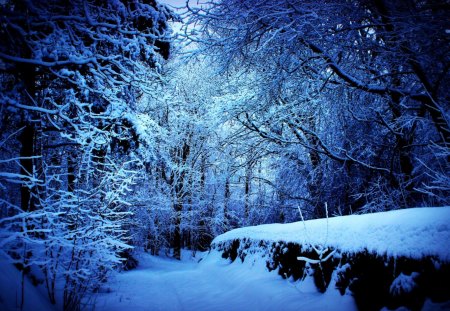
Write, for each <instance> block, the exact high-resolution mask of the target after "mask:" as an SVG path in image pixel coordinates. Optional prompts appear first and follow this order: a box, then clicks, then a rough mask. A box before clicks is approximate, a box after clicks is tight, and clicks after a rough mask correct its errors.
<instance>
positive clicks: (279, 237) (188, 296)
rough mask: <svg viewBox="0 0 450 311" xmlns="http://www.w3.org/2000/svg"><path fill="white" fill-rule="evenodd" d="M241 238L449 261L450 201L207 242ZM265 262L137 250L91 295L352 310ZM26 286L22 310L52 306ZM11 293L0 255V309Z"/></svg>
mask: <svg viewBox="0 0 450 311" xmlns="http://www.w3.org/2000/svg"><path fill="white" fill-rule="evenodd" d="M244 237H246V238H250V239H253V240H269V241H286V242H297V243H301V244H303V245H305V244H313V245H322V246H333V247H337V248H339V249H340V250H344V251H355V252H356V251H359V250H363V249H364V248H367V249H368V250H370V251H376V252H378V253H380V254H381V253H388V254H390V255H405V256H409V257H415V258H418V257H422V256H424V255H434V256H437V257H439V258H440V259H441V260H443V261H449V260H450V245H449V244H450V207H440V208H417V209H408V210H399V211H391V212H386V213H378V214H370V215H355V216H345V217H336V218H331V219H329V220H326V219H321V220H312V221H307V222H305V223H302V222H299V223H293V224H284V225H280V224H273V225H262V226H256V227H247V228H241V229H236V230H233V231H230V232H228V233H225V234H223V235H221V236H219V237H217V238H216V239H215V240H214V243H220V242H226V241H230V240H233V239H235V238H241V239H242V238H244ZM0 255H2V254H1V253H0ZM200 259H201V260H200ZM199 260H200V262H199ZM265 261H266V258H261V253H256V254H249V255H247V257H246V258H245V262H244V263H241V260H239V259H237V260H235V261H234V262H233V263H230V261H229V260H226V259H223V258H221V254H220V253H219V252H217V251H215V250H213V251H212V252H211V253H203V254H200V255H199V256H197V257H196V258H192V257H191V253H190V252H187V251H186V252H183V260H182V261H177V260H174V259H171V258H164V257H153V256H150V255H148V254H146V253H142V254H141V255H140V258H139V262H140V264H139V267H138V268H137V269H135V270H132V271H128V272H121V273H116V274H115V276H114V277H113V278H112V279H110V280H109V281H108V283H107V284H105V288H103V289H102V291H101V292H100V293H98V294H95V295H94V297H93V298H94V302H95V310H96V311H116V310H117V311H123V310H130V311H143V310H149V311H150V310H152V311H155V310H164V311H177V310H184V311H190V310H195V311H202V310H208V311H214V310H217V311H239V310H245V311H253V310H255V311H256V310H267V311H269V310H286V311H289V310H305V311H308V310H309V311H311V310H350V311H351V310H356V306H355V304H354V301H353V298H352V296H351V295H350V294H346V295H344V296H341V295H340V294H339V292H338V291H337V290H335V289H334V288H333V284H331V285H330V287H329V289H328V290H327V291H326V293H325V294H320V293H318V292H317V289H316V287H315V286H314V284H313V281H312V278H311V277H307V278H306V279H305V280H304V281H302V282H300V281H298V282H292V281H290V280H284V279H282V278H281V277H280V276H279V275H278V274H277V273H276V272H270V273H269V272H268V271H267V269H266V266H265ZM41 289H42V288H41ZM25 292H26V293H27V299H26V300H25V308H24V309H23V310H33V311H36V310H54V307H53V306H51V305H50V304H49V303H48V301H47V299H46V297H45V292H43V291H42V290H38V289H37V288H35V287H34V286H32V285H31V283H30V282H29V281H28V280H26V282H25ZM18 293H20V273H19V272H18V271H17V270H16V269H15V268H14V267H13V266H12V265H11V264H10V263H8V262H6V257H5V256H4V255H2V256H0V310H2V311H3V310H8V311H9V310H18V309H17V306H18V305H19V301H20V297H19V296H18ZM423 310H450V302H447V303H444V304H439V305H438V304H432V303H431V302H430V301H427V302H426V303H425V306H424V308H423Z"/></svg>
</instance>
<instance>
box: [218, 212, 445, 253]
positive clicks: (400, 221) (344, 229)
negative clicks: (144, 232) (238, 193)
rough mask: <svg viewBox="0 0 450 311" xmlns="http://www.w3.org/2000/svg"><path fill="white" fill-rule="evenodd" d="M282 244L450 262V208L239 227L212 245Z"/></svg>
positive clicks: (219, 237)
mask: <svg viewBox="0 0 450 311" xmlns="http://www.w3.org/2000/svg"><path fill="white" fill-rule="evenodd" d="M243 238H248V239H250V240H257V241H261V240H263V241H273V242H278V241H283V242H293V243H298V244H300V245H303V246H307V245H320V246H324V247H332V248H335V249H338V250H340V251H343V252H352V253H356V252H360V251H364V250H365V249H367V250H368V251H369V252H371V253H377V254H380V255H383V254H386V255H388V256H393V257H398V256H405V257H408V258H414V259H420V258H422V257H425V256H429V255H430V256H436V257H437V258H439V259H441V260H443V261H450V207H427V208H410V209H404V210H396V211H389V212H382V213H374V214H365V215H351V216H341V217H334V218H329V219H315V220H308V221H305V222H301V221H300V222H295V223H290V224H270V225H260V226H253V227H245V228H239V229H235V230H231V231H229V232H227V233H224V234H222V235H220V236H218V237H216V238H215V239H214V240H213V242H212V243H213V245H214V244H220V243H223V242H227V241H230V240H235V239H243Z"/></svg>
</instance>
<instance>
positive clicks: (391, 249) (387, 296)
mask: <svg viewBox="0 0 450 311" xmlns="http://www.w3.org/2000/svg"><path fill="white" fill-rule="evenodd" d="M449 243H450V207H439V208H412V209H405V210H396V211H389V212H383V213H375V214H366V215H352V216H342V217H335V218H329V219H317V220H309V221H305V222H296V223H291V224H270V225H260V226H254V227H247V228H240V229H235V230H232V231H230V232H227V233H225V234H223V235H220V236H218V237H216V238H215V239H214V240H213V242H212V248H213V249H214V250H217V251H220V252H222V256H223V257H224V258H229V259H231V260H232V261H234V260H235V259H236V258H240V259H241V261H245V259H246V257H247V256H248V255H252V256H251V257H253V256H254V255H255V254H258V253H259V254H260V256H261V257H263V258H265V260H266V267H267V268H268V269H269V270H270V271H272V270H277V271H278V273H279V274H280V275H281V276H282V277H283V278H292V279H293V280H300V281H302V280H305V278H306V277H307V276H312V277H313V278H314V283H315V285H316V288H317V290H318V291H319V292H322V293H324V292H326V291H327V289H328V288H330V284H331V285H334V287H335V288H336V289H338V290H339V291H340V292H341V294H342V295H344V294H345V293H351V294H352V295H353V297H354V299H355V302H356V304H357V306H358V308H359V309H360V310H380V309H381V308H383V307H387V308H389V309H396V308H399V307H402V306H405V307H407V308H409V309H411V310H421V309H422V308H423V306H424V305H425V306H426V305H427V304H426V302H430V301H431V302H436V303H444V305H445V306H444V307H445V308H448V307H450V306H449V301H450V286H449V285H448V281H447V280H448V279H449V278H450V247H449V246H450V245H449Z"/></svg>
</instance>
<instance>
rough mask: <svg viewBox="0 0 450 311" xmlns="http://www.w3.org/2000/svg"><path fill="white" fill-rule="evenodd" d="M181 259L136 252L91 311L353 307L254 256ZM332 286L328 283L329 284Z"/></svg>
mask: <svg viewBox="0 0 450 311" xmlns="http://www.w3.org/2000/svg"><path fill="white" fill-rule="evenodd" d="M200 257H203V259H202V260H201V261H200V262H197V261H198V260H199V259H200V258H199V257H197V258H192V257H191V256H190V252H188V251H186V252H184V253H183V260H182V261H177V260H174V259H171V258H162V257H153V256H150V255H148V254H145V253H143V254H141V255H140V258H139V262H140V264H139V266H138V268H137V269H135V270H132V271H127V272H122V273H118V274H117V275H116V276H115V278H114V279H113V280H111V281H109V282H108V287H107V288H104V289H103V290H102V293H99V294H97V295H96V297H95V302H96V305H95V310H96V311H123V310H130V311H144V310H145V311H158V310H161V311H178V310H184V311H190V310H192V311H194V310H195V311H240V310H242V311H278V310H283V311H290V310H292V311H294V310H295V311H297V310H306V311H308V310H310V311H312V310H317V311H319V310H320V311H326V310H330V311H331V310H337V311H339V310H342V311H344V310H345V311H353V310H357V309H356V305H355V303H354V300H353V297H352V296H351V295H350V294H346V295H344V296H341V295H340V294H339V292H338V290H336V289H334V288H332V289H331V290H328V291H327V292H326V293H324V294H321V293H319V292H318V291H317V289H316V287H315V285H314V282H313V279H312V277H310V276H307V277H306V279H305V280H304V281H303V282H299V281H297V282H293V281H291V280H284V279H282V278H281V277H280V276H279V275H278V274H277V273H276V272H271V273H270V272H268V271H267V269H266V267H265V260H264V259H263V258H261V257H260V255H256V256H254V257H251V256H250V255H249V256H247V257H246V260H245V262H244V263H241V261H240V260H236V261H235V262H233V263H231V262H230V261H229V260H226V259H223V258H221V254H220V253H219V252H217V251H215V250H213V251H211V253H209V254H208V253H203V254H201V255H200ZM330 288H331V287H330Z"/></svg>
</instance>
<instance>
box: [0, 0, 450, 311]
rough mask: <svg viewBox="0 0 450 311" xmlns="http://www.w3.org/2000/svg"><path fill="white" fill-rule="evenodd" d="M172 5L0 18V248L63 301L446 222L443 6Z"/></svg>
mask: <svg viewBox="0 0 450 311" xmlns="http://www.w3.org/2000/svg"><path fill="white" fill-rule="evenodd" d="M180 6H183V8H179V9H174V8H170V7H169V6H168V5H165V4H162V3H159V2H158V1H155V0H70V1H61V0H47V1H40V0H3V1H0V42H1V43H0V102H1V105H0V246H1V250H2V253H4V254H5V255H6V256H8V258H9V260H10V261H11V262H13V263H14V264H15V265H16V266H17V267H18V268H19V269H20V271H22V277H25V276H26V275H28V276H29V275H35V276H39V278H40V279H42V280H43V281H44V285H45V287H46V290H47V294H48V297H49V300H50V301H51V302H52V303H55V302H56V300H58V299H59V298H58V297H57V295H59V294H58V291H57V290H56V289H57V288H58V286H57V284H62V285H61V287H62V288H63V290H62V300H63V307H64V309H65V310H79V309H80V308H81V307H82V301H83V298H84V297H86V295H88V294H89V293H91V292H92V291H95V290H96V289H98V287H99V286H100V284H102V283H103V282H105V280H106V279H107V278H108V275H109V274H110V273H111V271H114V270H116V269H120V268H123V267H125V268H132V267H133V265H135V260H134V259H133V258H134V257H133V256H134V253H135V252H136V251H138V250H140V251H142V250H144V251H147V252H149V253H151V254H156V255H157V254H160V253H166V254H170V255H171V256H173V257H174V258H178V259H179V258H180V252H181V249H183V248H187V249H190V250H193V251H194V252H195V251H197V250H198V251H204V250H206V249H208V247H209V245H210V242H211V241H212V239H213V238H214V237H216V236H217V235H219V234H222V233H224V232H226V231H229V230H230V229H233V228H238V227H243V226H249V225H257V224H266V223H285V222H292V221H297V220H299V210H300V211H301V212H302V216H303V217H304V218H305V219H314V218H323V217H325V216H326V214H328V215H327V216H330V217H332V216H338V215H350V214H363V213H371V212H378V211H387V210H393V209H403V208H409V207H423V206H446V205H449V204H450V162H449V159H450V119H449V115H450V103H449V102H450V97H449V96H450V95H449V89H450V83H449V82H450V74H449V70H450V53H449V50H450V44H449V43H450V22H449V19H448V16H449V15H450V3H449V2H448V1H435V0H423V1H422V0H421V1H419V0H404V1H387V0H314V1H312V0H311V1H309V0H307V1H300V0H212V1H208V2H205V3H198V2H196V1H195V2H194V1H188V2H187V3H185V4H184V3H183V4H182V5H180ZM325 207H327V209H326V208H325ZM22 299H23V298H22Z"/></svg>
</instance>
